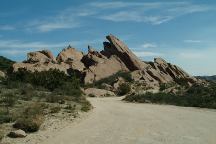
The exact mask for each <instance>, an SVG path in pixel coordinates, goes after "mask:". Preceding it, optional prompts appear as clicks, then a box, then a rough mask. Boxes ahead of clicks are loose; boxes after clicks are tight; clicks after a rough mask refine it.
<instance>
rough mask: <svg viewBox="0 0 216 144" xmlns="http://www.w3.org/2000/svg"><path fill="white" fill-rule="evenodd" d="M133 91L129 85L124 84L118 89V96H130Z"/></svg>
mask: <svg viewBox="0 0 216 144" xmlns="http://www.w3.org/2000/svg"><path fill="white" fill-rule="evenodd" d="M130 91H131V86H130V84H129V83H122V84H121V85H120V86H119V88H118V95H120V96H122V95H125V94H128V93H129V92H130Z"/></svg>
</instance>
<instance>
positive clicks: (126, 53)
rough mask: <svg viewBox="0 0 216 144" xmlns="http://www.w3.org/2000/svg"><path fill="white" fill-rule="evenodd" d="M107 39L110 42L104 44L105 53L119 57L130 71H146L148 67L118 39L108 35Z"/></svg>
mask: <svg viewBox="0 0 216 144" xmlns="http://www.w3.org/2000/svg"><path fill="white" fill-rule="evenodd" d="M106 38H107V39H108V40H109V42H104V51H105V53H107V54H108V55H117V56H118V57H119V58H120V59H121V60H122V62H124V64H125V65H126V66H127V68H128V69H129V70H130V71H134V70H140V69H144V68H145V67H146V66H147V65H146V64H145V63H144V62H142V61H141V60H140V59H139V58H138V57H137V56H136V55H135V54H133V53H132V52H131V50H130V49H129V48H128V47H127V46H126V45H125V44H124V43H123V42H122V41H120V40H119V39H118V38H116V37H115V36H113V35H108V36H107V37H106Z"/></svg>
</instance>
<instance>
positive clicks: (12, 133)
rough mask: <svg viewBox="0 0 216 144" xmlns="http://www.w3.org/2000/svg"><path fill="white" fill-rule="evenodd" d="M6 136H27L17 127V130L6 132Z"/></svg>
mask: <svg viewBox="0 0 216 144" xmlns="http://www.w3.org/2000/svg"><path fill="white" fill-rule="evenodd" d="M8 136H9V137H11V138H24V137H26V136H27V134H26V133H25V131H23V130H21V129H19V130H15V131H11V132H10V133H9V134H8Z"/></svg>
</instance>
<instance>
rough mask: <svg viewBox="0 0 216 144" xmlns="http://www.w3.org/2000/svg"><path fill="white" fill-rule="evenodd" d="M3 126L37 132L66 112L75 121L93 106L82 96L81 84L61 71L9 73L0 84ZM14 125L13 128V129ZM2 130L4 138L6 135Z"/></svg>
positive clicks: (0, 112)
mask: <svg viewBox="0 0 216 144" xmlns="http://www.w3.org/2000/svg"><path fill="white" fill-rule="evenodd" d="M0 88H1V89H0V126H1V125H4V124H5V123H9V124H7V127H8V126H11V127H14V128H17V129H22V130H24V131H25V132H36V131H38V130H39V128H40V126H41V125H42V124H43V122H44V120H45V119H46V117H47V116H48V117H50V116H51V115H55V114H57V113H60V112H63V111H65V110H66V109H65V107H68V108H67V111H68V113H70V114H71V115H72V116H74V117H76V116H77V114H78V111H84V112H87V111H89V110H90V109H91V108H92V106H91V104H90V103H89V102H88V101H87V99H86V97H85V96H84V95H83V93H82V91H81V88H80V81H79V79H78V78H76V77H75V76H68V75H66V74H65V73H63V72H60V71H59V70H55V69H53V70H49V71H43V72H34V73H32V72H29V71H26V70H24V69H22V70H20V71H18V72H15V73H8V75H7V77H6V78H5V79H3V80H2V81H0ZM69 106H70V107H69ZM12 123H14V124H13V126H12ZM7 132H8V131H7V129H6V130H5V131H4V130H3V132H2V133H3V135H5V134H6V133H7Z"/></svg>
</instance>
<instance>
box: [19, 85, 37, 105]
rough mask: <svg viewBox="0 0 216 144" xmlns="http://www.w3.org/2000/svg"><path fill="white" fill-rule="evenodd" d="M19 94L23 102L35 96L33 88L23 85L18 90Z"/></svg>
mask: <svg viewBox="0 0 216 144" xmlns="http://www.w3.org/2000/svg"><path fill="white" fill-rule="evenodd" d="M20 94H21V97H22V99H23V100H26V101H29V100H31V99H32V97H33V96H35V90H34V87H33V86H32V85H31V84H26V85H23V87H22V88H21V89H20Z"/></svg>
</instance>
